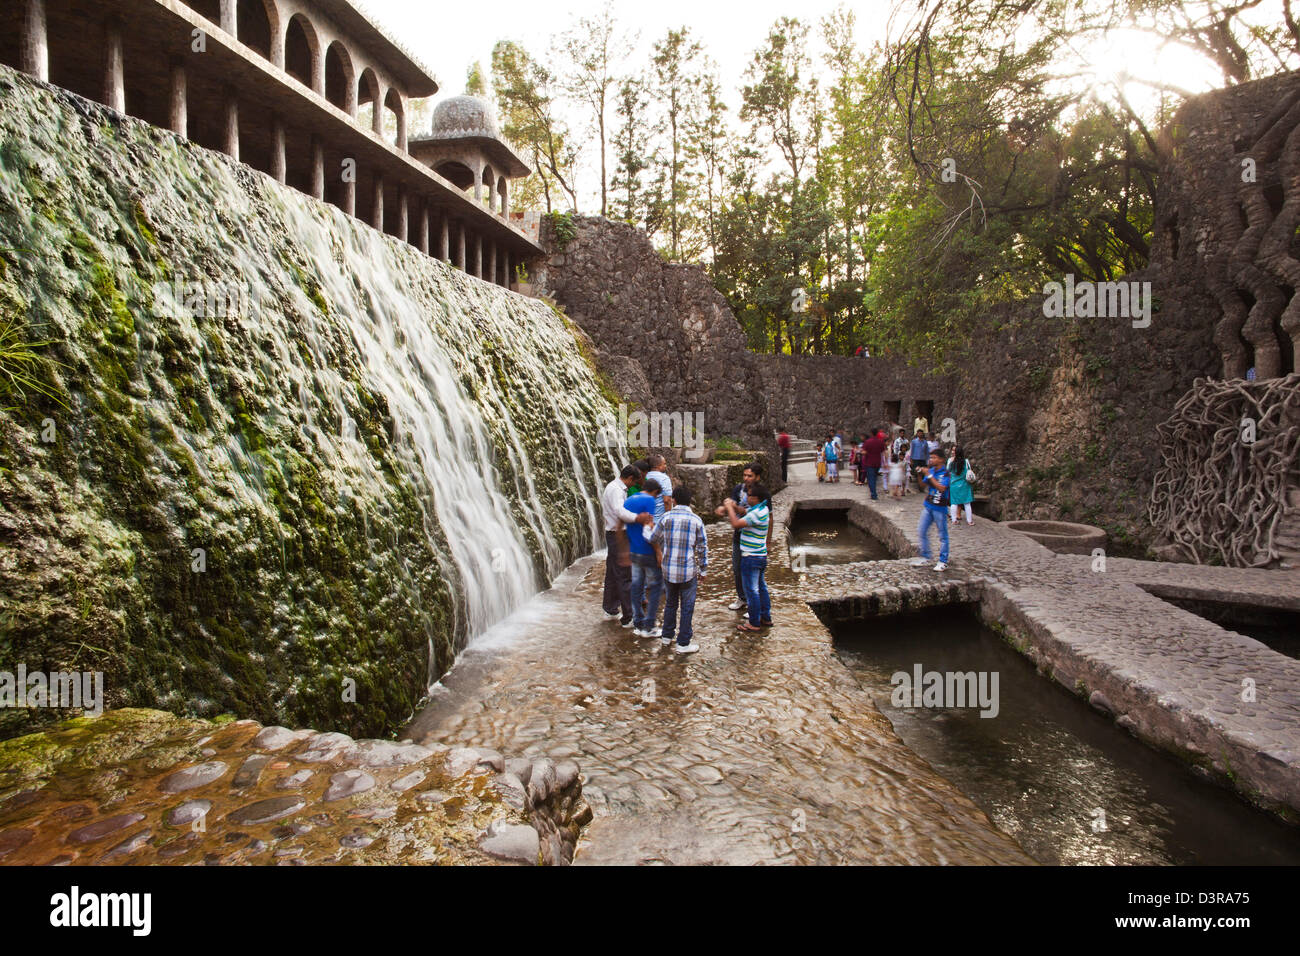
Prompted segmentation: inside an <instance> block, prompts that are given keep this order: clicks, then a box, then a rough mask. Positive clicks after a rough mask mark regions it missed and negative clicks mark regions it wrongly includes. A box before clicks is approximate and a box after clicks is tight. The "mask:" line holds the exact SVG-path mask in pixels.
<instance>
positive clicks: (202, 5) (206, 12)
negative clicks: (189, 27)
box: [181, 0, 221, 26]
mask: <svg viewBox="0 0 1300 956" xmlns="http://www.w3.org/2000/svg"><path fill="white" fill-rule="evenodd" d="M181 2H182V3H184V4H185V6H187V7H189V8H190V9H191V10H193V11H194V12H195V13H197V14H198V15H199V16H201V17H204V18H205V19H208V20H211V21H212V22H213V23H215V24H217V25H218V26H220V25H221V0H181Z"/></svg>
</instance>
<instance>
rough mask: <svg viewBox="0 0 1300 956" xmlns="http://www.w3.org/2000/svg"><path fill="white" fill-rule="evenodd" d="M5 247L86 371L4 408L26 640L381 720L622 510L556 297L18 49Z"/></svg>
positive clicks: (233, 700) (246, 710) (201, 699)
mask: <svg viewBox="0 0 1300 956" xmlns="http://www.w3.org/2000/svg"><path fill="white" fill-rule="evenodd" d="M5 250H8V251H5ZM16 250H20V251H16ZM0 261H2V262H3V265H0V319H6V318H12V319H14V320H16V321H18V322H20V323H22V325H23V326H24V327H25V329H26V334H27V337H28V338H31V339H48V340H51V342H52V343H53V344H51V345H50V346H49V347H48V349H47V354H48V355H49V357H50V358H51V360H52V361H54V362H57V363H60V364H59V365H57V366H55V365H51V366H49V367H48V368H47V369H46V370H45V374H46V375H47V376H48V378H49V380H50V381H51V382H53V383H55V384H56V385H57V387H58V390H59V392H60V393H61V395H62V404H59V403H57V402H55V401H52V400H48V399H45V398H43V397H41V396H39V395H35V394H29V395H28V396H27V398H26V400H25V401H22V402H20V403H18V406H17V407H16V408H14V409H12V410H10V411H8V412H2V413H0V452H2V453H3V458H2V459H0V502H2V503H3V505H4V509H3V511H2V512H0V516H2V517H3V523H2V524H0V604H2V605H3V608H4V609H3V611H0V656H3V657H4V658H6V659H10V658H14V659H22V660H26V661H28V662H29V663H30V662H34V661H41V662H42V663H43V664H44V665H45V666H46V668H47V669H55V668H56V667H59V666H65V665H70V664H71V663H73V662H76V664H77V666H78V667H81V668H84V667H86V666H91V667H93V668H94V669H97V670H103V671H105V672H106V673H107V681H108V686H109V694H108V697H109V703H110V705H113V706H119V705H122V704H126V703H135V704H146V705H162V706H167V707H170V708H172V709H178V710H181V709H184V710H192V711H196V712H199V713H206V714H211V713H217V712H220V711H222V710H230V711H235V712H237V713H239V714H240V715H241V716H252V717H257V718H259V719H261V720H264V721H279V722H286V723H316V724H318V725H325V726H330V727H332V728H336V729H343V730H348V731H350V732H354V733H377V732H382V731H385V730H389V729H392V728H393V727H395V726H396V725H397V724H398V723H399V722H400V721H401V720H402V719H403V718H404V717H406V716H408V715H409V714H410V713H411V710H412V708H413V707H414V705H415V703H416V701H417V700H418V699H419V697H420V696H421V695H422V694H423V693H424V691H425V690H426V689H427V687H428V686H429V685H430V684H432V683H433V682H434V681H436V680H437V678H438V677H439V676H440V675H441V673H442V671H443V670H445V668H446V667H447V666H449V665H450V663H451V659H452V657H453V656H454V654H455V651H456V649H457V648H459V647H461V646H463V645H464V644H465V642H466V641H467V640H470V639H472V638H473V637H474V636H475V635H477V634H480V633H482V632H483V631H484V630H485V629H486V628H488V627H489V626H490V625H491V624H492V623H493V622H495V621H498V620H500V619H501V618H503V617H504V616H506V615H507V614H509V613H510V612H511V611H512V610H514V609H515V608H517V607H518V606H520V605H521V604H522V603H523V602H524V601H525V600H526V599H527V598H528V597H529V596H530V595H531V594H533V593H534V592H535V591H536V590H537V589H538V588H540V587H543V586H545V584H546V583H547V582H548V581H550V580H551V579H552V578H553V577H554V576H555V575H556V574H558V573H559V572H560V571H561V570H562V569H563V568H564V567H565V566H566V565H567V564H568V563H569V562H570V561H572V560H573V559H574V558H575V557H577V556H579V555H580V554H583V553H586V552H588V551H590V550H591V549H592V547H593V546H595V545H596V543H597V542H598V540H599V538H600V533H601V532H600V523H599V513H598V508H597V506H596V500H597V498H598V495H599V490H600V485H601V481H602V472H606V473H607V472H608V471H609V470H611V467H612V465H613V464H614V461H615V457H613V456H621V454H622V450H621V449H613V450H609V449H606V448H604V447H602V442H601V441H600V439H601V438H602V436H601V433H600V432H601V429H600V426H601V424H602V423H603V421H605V420H606V418H607V416H608V415H609V413H610V405H609V399H608V398H607V396H606V394H605V393H603V392H602V388H601V386H600V383H599V382H598V380H597V378H596V375H595V373H594V371H593V370H592V368H591V367H590V365H589V364H588V363H587V361H586V360H585V359H584V358H583V356H582V353H581V348H580V347H579V346H578V343H577V342H576V341H575V338H574V335H573V333H572V332H571V331H570V330H569V328H568V327H567V326H566V323H565V321H564V319H563V318H562V317H561V316H559V315H558V314H557V313H555V312H554V311H553V310H552V309H551V308H549V307H548V306H546V305H544V304H542V303H540V302H537V301H534V300H529V299H525V298H523V297H520V296H517V295H513V294H511V293H507V292H506V291H504V290H502V289H500V288H498V287H495V286H492V285H490V284H487V283H484V282H480V281H479V280H476V279H472V278H470V277H469V276H467V275H465V274H464V273H460V272H458V271H456V270H454V269H452V268H450V267H448V266H446V265H444V264H443V263H440V262H437V261H435V260H432V259H430V258H429V257H427V256H424V255H422V254H420V253H419V252H418V251H417V250H415V249H414V248H412V247H410V246H408V245H406V244H403V243H399V242H397V241H395V240H393V239H391V238H387V237H384V236H382V235H380V234H379V233H377V232H376V231H374V230H372V229H369V228H368V227H365V226H363V225H361V224H359V223H358V222H356V221H355V220H352V219H350V218H349V217H347V216H345V215H344V214H342V213H341V212H339V211H338V210H336V209H333V208H332V207H329V206H325V205H322V204H320V203H316V202H313V201H312V200H310V199H308V198H307V197H305V196H302V195H300V194H298V193H296V192H294V191H293V190H289V189H284V188H282V187H278V186H276V185H275V184H274V183H273V182H271V181H270V180H269V179H267V178H266V177H263V176H261V175H259V174H256V173H253V172H252V171H250V170H247V169H246V168H243V167H240V166H237V165H235V164H233V163H231V162H229V161H228V160H226V159H225V158H224V157H220V156H217V155H215V154H212V153H209V152H206V151H204V150H201V149H198V148H196V147H193V146H191V145H189V144H186V143H183V142H180V141H178V140H176V139H174V138H173V137H171V136H170V135H168V134H166V133H163V132H162V131H159V130H156V129H153V128H152V127H149V126H147V125H145V124H142V123H138V122H136V121H133V120H125V119H123V118H122V117H120V116H117V115H116V114H112V113H110V112H109V111H107V110H104V109H102V108H100V107H98V106H96V105H94V104H88V103H86V102H85V101H82V100H79V99H77V98H75V97H72V96H71V95H69V94H64V93H60V92H52V91H51V90H50V89H49V88H47V87H41V86H39V85H38V84H35V83H33V82H32V81H30V80H29V79H27V78H26V77H23V76H21V75H19V74H15V73H13V72H11V71H8V70H5V69H2V68H0ZM214 289H216V293H215V294H214V292H213V290H214ZM232 290H234V291H235V294H234V295H226V296H225V298H223V297H222V294H221V293H229V292H231V291H232ZM226 300H229V301H226ZM227 305H230V306H231V307H230V308H226V306H227ZM6 404H12V403H6ZM51 422H52V423H53V427H52V428H50V427H47V426H49V423H51ZM51 437H53V440H48V439H50V438H51ZM611 452H613V456H612V455H611ZM349 682H351V691H352V694H351V696H352V700H349V699H348V693H347V691H348V689H349ZM353 701H355V703H354V702H353ZM4 729H5V728H4V727H2V726H0V732H3V731H4Z"/></svg>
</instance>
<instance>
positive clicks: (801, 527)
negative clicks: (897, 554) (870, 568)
mask: <svg viewBox="0 0 1300 956" xmlns="http://www.w3.org/2000/svg"><path fill="white" fill-rule="evenodd" d="M789 535H790V537H789V541H790V555H791V557H792V558H795V557H796V556H797V555H800V554H802V555H803V561H804V563H805V564H807V565H814V564H850V563H852V562H854V561H888V560H890V559H891V558H893V555H892V554H890V552H889V549H888V548H886V547H885V545H884V544H883V543H882V542H880V541H878V540H876V539H875V538H873V537H872V536H871V535H869V534H867V533H866V532H865V531H863V530H862V529H861V528H859V527H858V526H857V525H855V524H852V523H851V522H850V521H849V520H848V518H847V516H846V515H845V513H844V512H827V511H805V510H804V509H800V510H799V511H796V512H795V515H794V520H793V521H792V522H791V523H790V532H789Z"/></svg>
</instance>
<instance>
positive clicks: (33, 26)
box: [18, 0, 50, 83]
mask: <svg viewBox="0 0 1300 956" xmlns="http://www.w3.org/2000/svg"><path fill="white" fill-rule="evenodd" d="M18 69H20V70H22V71H23V72H24V73H27V74H30V75H31V76H34V77H36V78H37V79H38V80H42V81H44V82H46V83H48V82H49V81H50V39H49V33H48V31H47V29H46V25H45V0H23V25H22V36H21V37H19V39H18Z"/></svg>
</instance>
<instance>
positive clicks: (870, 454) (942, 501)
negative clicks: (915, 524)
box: [778, 416, 976, 571]
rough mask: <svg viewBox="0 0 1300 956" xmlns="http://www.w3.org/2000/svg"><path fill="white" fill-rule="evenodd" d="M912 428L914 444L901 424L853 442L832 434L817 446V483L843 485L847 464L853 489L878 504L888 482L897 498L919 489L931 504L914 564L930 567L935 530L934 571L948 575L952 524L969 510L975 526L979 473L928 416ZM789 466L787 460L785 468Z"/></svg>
mask: <svg viewBox="0 0 1300 956" xmlns="http://www.w3.org/2000/svg"><path fill="white" fill-rule="evenodd" d="M912 427H913V437H912V438H911V439H910V440H909V439H908V438H907V436H906V433H905V432H904V430H903V428H902V426H900V425H897V424H893V425H889V426H881V427H880V428H877V429H876V430H875V431H874V432H872V433H871V434H870V435H867V436H858V437H857V438H855V439H853V440H851V441H848V442H846V441H845V439H844V430H843V429H836V430H835V431H833V432H828V433H826V434H825V436H824V437H823V438H822V440H821V442H819V443H818V446H817V480H818V481H825V482H838V481H839V480H840V476H839V465H840V463H841V462H845V463H847V465H848V467H849V468H850V469H851V471H852V473H853V483H854V484H855V485H865V486H866V487H867V489H868V491H870V493H871V499H872V500H873V501H876V500H878V490H879V485H880V484H881V483H882V481H883V484H884V491H885V493H886V494H888V495H889V496H890V497H891V498H901V497H903V496H904V495H907V494H910V493H911V489H912V486H913V484H915V486H916V489H917V490H918V491H919V492H920V493H921V494H922V495H924V496H925V501H924V504H923V507H922V509H921V524H920V528H919V529H918V531H919V534H920V537H921V557H919V558H915V559H913V561H912V563H913V565H916V566H918V567H919V566H921V565H924V564H928V563H929V562H930V560H931V555H930V545H929V530H930V528H931V527H935V528H937V529H938V531H939V539H940V551H939V560H938V562H937V563H936V564H935V566H934V569H935V570H936V571H943V570H946V569H947V567H948V526H949V524H954V525H955V524H957V523H958V521H959V520H960V519H959V515H961V514H962V511H963V510H964V512H965V518H966V523H967V524H968V525H969V524H974V522H975V517H974V514H973V513H972V510H971V506H972V504H973V503H974V500H975V491H974V487H973V486H974V483H975V480H976V477H975V470H974V468H973V467H972V466H971V464H970V461H969V460H968V459H967V458H966V455H965V452H964V451H963V450H962V448H961V446H960V445H956V444H954V445H952V446H945V445H944V444H943V443H942V442H940V441H939V439H938V438H937V437H936V436H935V434H934V432H932V431H930V430H929V422H928V421H926V419H925V418H924V416H918V417H917V419H916V421H915V422H913V426H912ZM890 436H892V437H890ZM786 441H787V443H788V438H787V439H786ZM778 444H780V440H779V439H778ZM785 447H787V446H786V445H783V446H782V449H783V450H784V448H785ZM784 460H785V456H784V454H783V455H782V462H783V464H784Z"/></svg>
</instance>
